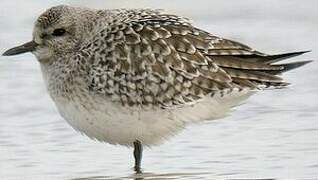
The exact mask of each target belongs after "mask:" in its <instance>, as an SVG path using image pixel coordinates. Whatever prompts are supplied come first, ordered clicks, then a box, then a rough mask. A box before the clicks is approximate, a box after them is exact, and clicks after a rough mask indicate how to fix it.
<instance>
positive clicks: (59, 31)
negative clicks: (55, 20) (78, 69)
mask: <svg viewBox="0 0 318 180" xmlns="http://www.w3.org/2000/svg"><path fill="white" fill-rule="evenodd" d="M65 32H66V31H65V29H63V28H59V29H54V31H53V33H52V35H53V36H63V35H64V34H65Z"/></svg>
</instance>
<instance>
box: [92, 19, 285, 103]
mask: <svg viewBox="0 0 318 180" xmlns="http://www.w3.org/2000/svg"><path fill="white" fill-rule="evenodd" d="M104 39H105V42H106V46H105V47H104V48H100V49H99V51H101V52H102V53H100V52H98V53H99V54H103V56H100V55H97V54H98V53H96V54H95V56H99V57H94V58H93V59H94V62H93V64H94V66H93V68H92V70H91V73H92V75H91V77H93V78H92V79H91V82H92V83H91V86H90V87H91V88H92V89H93V90H95V91H97V92H100V93H104V94H107V95H109V96H111V97H112V98H113V99H114V100H117V101H121V102H122V103H123V104H128V105H135V104H160V105H162V106H171V105H177V104H186V103H194V102H196V101H197V100H199V99H201V98H203V97H205V96H207V95H209V94H213V93H214V92H220V91H223V90H227V89H233V88H238V89H243V88H251V89H254V88H259V87H260V86H284V85H286V83H285V82H283V80H282V79H281V78H280V77H278V76H276V75H275V74H277V73H279V72H280V71H283V69H284V66H285V65H284V64H283V65H273V64H271V61H270V60H273V59H274V58H277V57H275V56H269V55H266V54H263V53H260V52H258V51H255V50H253V49H251V48H250V47H248V46H246V45H243V44H241V43H238V42H235V41H231V40H226V39H222V38H219V37H216V36H213V35H211V34H210V33H208V32H205V31H203V30H200V29H198V28H195V27H193V26H192V25H191V24H190V23H189V22H188V21H185V20H184V19H182V18H179V17H177V16H173V15H165V14H155V15H153V16H147V18H146V17H144V18H139V19H135V20H131V21H129V22H124V23H121V24H119V25H118V24H115V25H113V27H110V28H109V31H108V32H106V33H105V37H104ZM286 56H287V55H286ZM105 70H106V71H105Z"/></svg>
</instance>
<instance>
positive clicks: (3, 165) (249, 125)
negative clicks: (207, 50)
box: [0, 0, 318, 179]
mask: <svg viewBox="0 0 318 180" xmlns="http://www.w3.org/2000/svg"><path fill="white" fill-rule="evenodd" d="M0 4H1V5H0V27H1V28H0V53H3V52H4V51H5V50H6V49H8V48H10V47H13V46H15V45H18V44H21V43H23V42H26V41H29V40H30V39H31V38H32V28H33V23H34V21H35V20H36V18H37V17H38V16H39V15H40V14H41V13H42V12H43V11H44V10H46V9H47V8H49V7H51V6H54V5H58V4H68V5H74V6H86V7H91V8H154V9H165V10H167V11H168V12H171V13H175V14H178V15H181V16H185V17H189V18H191V19H192V20H193V23H194V24H195V25H196V26H198V27H201V28H202V29H205V30H207V31H210V32H211V33H213V34H215V35H219V36H222V37H225V38H229V39H233V40H236V41H240V42H242V43H245V44H248V45H250V46H252V47H253V48H255V49H257V50H260V51H262V52H267V53H270V54H275V53H283V52H289V51H300V50H312V52H310V53H308V54H306V55H303V56H301V57H297V59H295V60H316V61H314V62H313V63H311V64H309V65H307V66H305V67H303V68H300V69H297V70H295V71H292V72H288V73H286V74H284V77H285V78H286V80H287V81H289V82H291V83H292V85H291V86H290V87H289V88H287V89H281V90H275V91H264V92H260V93H258V94H257V95H255V96H253V97H251V98H250V99H249V100H248V101H247V103H246V104H244V105H242V106H240V107H238V108H236V110H235V111H233V112H232V113H231V116H229V117H227V118H224V119H221V120H217V121H212V122H205V123H201V124H196V125H190V126H188V127H187V129H186V130H185V131H183V132H182V133H181V134H179V135H178V136H176V137H175V138H172V139H171V140H170V141H169V142H167V143H165V144H163V145H161V146H159V147H154V148H152V149H146V151H145V153H144V165H143V167H144V171H145V174H144V175H143V176H144V177H143V178H144V179H155V178H162V179H165V178H166V179H169V178H170V179H173V178H175V179H213V178H216V179H242V178H278V179H316V178H317V177H318V121H317V119H318V101H317V100H318V93H317V92H318V67H317V65H318V63H317V62H318V61H317V59H318V41H317V39H318V35H317V31H318V22H317V19H318V12H317V5H318V3H317V1H314V0H307V1H299V0H280V1H276V0H262V1H255V0H240V1H231V2H230V1H221V0H219V1H217V0H200V1H185V0H170V1H163V0H138V1H136V0H125V1H124V0H116V1H110V0H91V1H88V0H87V1H84V0H81V1H75V0H65V1H62V0H50V1H49V0H43V1H39V0H1V3H0ZM131 153H132V150H131V149H127V148H125V147H120V146H112V145H108V144H104V143H99V142H95V141H92V140H90V139H88V138H87V137H85V136H81V135H80V133H77V132H75V131H74V130H73V129H72V128H71V127H70V126H69V125H68V124H67V123H66V122H65V121H64V120H63V119H62V118H61V117H60V116H59V115H58V113H57V110H56V108H55V107H54V104H53V102H52V101H51V100H50V99H49V96H48V94H47V92H46V90H45V87H44V83H43V81H42V77H41V72H40V68H39V64H38V63H37V61H36V59H35V57H34V56H33V55H31V54H24V55H20V56H14V57H0V177H1V178H0V179H2V178H3V179H76V178H77V179H79V178H87V179H94V178H95V179H96V178H104V179H131V178H136V177H135V176H134V175H133V171H132V169H131V167H132V166H133V157H132V154H131Z"/></svg>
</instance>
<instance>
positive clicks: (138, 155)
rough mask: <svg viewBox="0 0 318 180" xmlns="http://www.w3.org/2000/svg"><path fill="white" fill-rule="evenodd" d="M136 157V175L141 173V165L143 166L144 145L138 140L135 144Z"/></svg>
mask: <svg viewBox="0 0 318 180" xmlns="http://www.w3.org/2000/svg"><path fill="white" fill-rule="evenodd" d="M134 157H135V171H136V173H141V169H140V164H141V158H142V144H141V142H140V141H138V140H136V141H135V142H134Z"/></svg>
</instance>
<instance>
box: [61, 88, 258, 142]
mask: <svg viewBox="0 0 318 180" xmlns="http://www.w3.org/2000/svg"><path fill="white" fill-rule="evenodd" d="M251 94H253V92H251V91H247V90H246V91H233V92H231V93H230V94H228V95H226V96H224V97H221V96H218V95H215V96H214V97H213V98H211V97H206V98H205V99H204V100H202V101H201V102H199V103H197V104H195V105H187V106H183V107H177V108H174V109H154V108H152V109H147V110H146V109H143V108H140V107H123V106H122V105H121V104H120V103H113V102H111V101H108V100H106V99H105V98H101V97H90V98H91V99H86V100H85V101H84V102H83V99H80V98H76V97H74V98H73V100H71V101H68V100H66V99H63V98H55V103H56V105H57V107H58V110H59V112H60V114H61V115H62V116H63V117H64V118H65V119H66V121H67V122H68V123H69V124H70V125H71V126H72V127H74V128H75V129H76V130H78V131H80V132H82V133H84V134H86V135H87V136H88V137H90V138H92V139H97V140H99V141H104V142H108V143H111V144H120V145H125V146H132V145H133V142H134V141H135V140H139V141H141V142H142V143H143V144H144V145H148V146H150V145H156V144H160V143H161V142H162V141H163V140H165V139H168V138H169V137H171V136H172V135H174V134H176V133H177V132H179V131H180V130H182V129H183V128H184V126H185V125H186V124H187V123H189V122H195V121H200V120H212V119H218V118H221V117H223V116H224V115H225V114H226V113H227V112H228V111H229V109H230V108H231V107H233V106H236V105H238V104H239V103H240V102H242V101H243V100H244V99H246V98H247V97H249V96H250V95H251Z"/></svg>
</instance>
